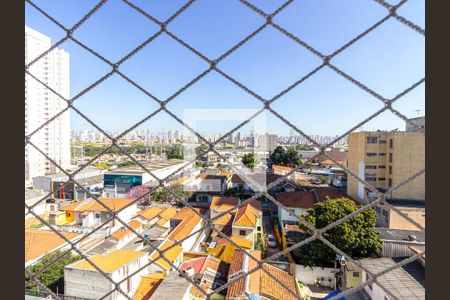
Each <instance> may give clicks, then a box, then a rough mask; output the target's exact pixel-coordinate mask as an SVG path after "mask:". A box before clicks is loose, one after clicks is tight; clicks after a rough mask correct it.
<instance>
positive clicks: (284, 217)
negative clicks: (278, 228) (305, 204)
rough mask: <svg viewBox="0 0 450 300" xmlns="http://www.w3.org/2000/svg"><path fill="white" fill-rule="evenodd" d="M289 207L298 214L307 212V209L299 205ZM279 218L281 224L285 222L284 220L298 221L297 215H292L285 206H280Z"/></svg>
mask: <svg viewBox="0 0 450 300" xmlns="http://www.w3.org/2000/svg"><path fill="white" fill-rule="evenodd" d="M288 208H289V209H293V210H294V212H295V214H296V215H298V216H299V215H301V214H302V213H304V212H305V210H302V209H301V208H298V207H288ZM278 219H279V221H280V225H282V224H283V222H282V221H290V222H297V221H298V219H297V217H294V216H291V215H290V214H289V213H288V212H287V211H286V210H285V209H284V208H282V207H280V206H278Z"/></svg>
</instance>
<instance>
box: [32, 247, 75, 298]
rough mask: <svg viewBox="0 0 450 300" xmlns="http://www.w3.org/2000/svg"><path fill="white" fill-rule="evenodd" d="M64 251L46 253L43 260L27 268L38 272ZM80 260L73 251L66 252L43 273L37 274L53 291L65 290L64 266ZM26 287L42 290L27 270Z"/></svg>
mask: <svg viewBox="0 0 450 300" xmlns="http://www.w3.org/2000/svg"><path fill="white" fill-rule="evenodd" d="M62 253H63V252H62V251H59V250H58V251H55V252H53V253H50V254H47V255H45V256H44V257H43V258H42V259H41V260H39V261H38V262H37V263H36V264H34V265H32V266H29V267H27V270H28V271H30V272H31V273H33V274H36V273H37V272H39V271H40V270H41V269H43V268H44V267H46V266H47V265H48V264H50V263H51V262H52V261H53V260H55V259H56V258H57V257H59V256H60V255H61V254H62ZM78 260H80V257H79V256H75V255H73V254H72V253H71V252H69V253H67V254H65V255H64V256H63V257H61V258H60V259H59V260H57V261H56V262H55V263H53V264H52V265H50V267H48V268H47V269H45V270H44V271H43V272H42V273H41V274H39V275H38V276H37V279H38V280H39V281H40V282H41V283H42V284H43V285H45V286H46V287H48V288H49V289H50V290H52V291H53V292H56V291H57V290H58V292H59V293H63V292H64V267H65V266H67V265H69V264H71V263H73V262H76V261H78ZM25 289H27V290H32V291H35V292H39V291H42V288H41V287H40V286H39V285H38V284H37V283H36V282H34V281H33V280H32V279H31V278H30V276H29V275H28V273H27V272H25Z"/></svg>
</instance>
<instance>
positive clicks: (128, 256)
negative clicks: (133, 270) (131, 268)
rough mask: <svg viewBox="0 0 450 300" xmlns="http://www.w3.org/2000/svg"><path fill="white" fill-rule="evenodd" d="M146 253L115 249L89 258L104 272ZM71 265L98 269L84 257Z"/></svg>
mask: <svg viewBox="0 0 450 300" xmlns="http://www.w3.org/2000/svg"><path fill="white" fill-rule="evenodd" d="M146 254H147V253H146V252H141V251H134V250H123V249H121V250H114V251H112V252H110V253H108V254H104V255H94V256H91V257H89V259H90V260H91V261H92V262H93V263H94V264H95V265H96V266H97V267H98V268H99V269H100V270H102V271H103V272H106V273H111V272H114V271H115V270H117V269H118V268H120V267H122V266H125V265H127V264H129V263H130V262H132V261H134V260H136V259H137V258H139V257H141V256H143V255H146ZM71 266H72V267H74V268H78V269H87V270H95V271H97V269H96V268H94V266H92V265H91V263H89V262H88V261H86V260H84V259H83V260H82V261H80V262H76V263H74V264H72V265H71Z"/></svg>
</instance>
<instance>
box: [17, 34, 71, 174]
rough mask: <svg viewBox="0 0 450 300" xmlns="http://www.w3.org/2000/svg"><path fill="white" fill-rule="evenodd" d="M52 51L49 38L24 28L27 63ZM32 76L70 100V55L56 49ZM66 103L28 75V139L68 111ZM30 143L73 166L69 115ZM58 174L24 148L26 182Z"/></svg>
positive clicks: (38, 155) (34, 67) (35, 67)
mask: <svg viewBox="0 0 450 300" xmlns="http://www.w3.org/2000/svg"><path fill="white" fill-rule="evenodd" d="M50 47H51V39H50V37H48V36H46V35H44V34H42V33H40V32H37V31H36V30H34V29H32V28H29V27H27V26H25V63H26V64H28V63H29V62H31V61H32V60H34V59H35V58H36V57H38V56H39V55H41V54H42V53H44V51H46V50H48V49H49V48H50ZM29 72H30V73H31V74H33V75H34V76H35V77H36V78H38V79H39V80H40V81H42V82H43V83H45V84H46V85H48V86H49V87H51V88H52V89H53V90H55V91H56V92H57V93H59V94H60V95H61V96H63V97H65V98H67V99H68V98H69V96H70V86H69V54H68V53H67V52H66V51H64V50H62V49H58V48H56V49H54V50H53V51H51V52H50V53H49V54H47V55H46V56H44V57H42V58H41V59H40V60H38V61H37V62H36V63H34V64H33V65H31V67H30V68H29ZM66 105H67V104H66V102H65V101H64V100H62V99H60V98H59V97H58V96H56V95H55V94H54V93H52V92H51V91H50V90H49V89H48V88H46V87H44V86H43V85H42V84H41V83H39V82H38V81H37V80H36V79H34V78H32V77H31V76H29V75H28V74H26V75H25V134H26V135H28V134H30V133H32V132H33V131H34V130H36V129H37V128H39V126H41V125H42V124H44V123H45V122H46V121H48V120H49V119H50V118H52V117H53V116H54V115H56V114H57V113H58V112H60V111H61V110H63V109H64V108H65V107H66ZM30 141H31V142H32V143H33V144H34V145H35V146H37V147H38V148H39V149H41V150H42V151H43V152H44V153H45V154H46V155H48V156H49V157H50V158H52V159H53V160H55V161H56V162H57V163H58V164H60V165H61V166H62V167H68V166H69V165H70V117H69V111H67V112H65V113H63V114H62V115H61V116H59V117H58V118H56V119H55V120H53V121H52V122H51V123H49V124H48V125H46V126H45V127H43V128H42V129H41V130H39V131H38V132H36V133H35V134H34V135H33V136H32V137H31V139H30ZM58 171H59V170H58V169H57V168H56V166H54V165H53V164H52V163H51V162H50V161H49V160H47V159H46V158H45V157H44V156H43V155H42V154H41V153H39V152H38V151H37V150H36V149H35V148H33V147H32V146H30V145H27V146H26V147H25V180H26V181H28V180H31V179H32V178H33V177H36V176H43V175H46V174H52V173H55V172H58Z"/></svg>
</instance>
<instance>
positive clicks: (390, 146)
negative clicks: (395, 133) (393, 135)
mask: <svg viewBox="0 0 450 300" xmlns="http://www.w3.org/2000/svg"><path fill="white" fill-rule="evenodd" d="M392 147H394V141H393V140H392V139H389V148H391V149H392Z"/></svg>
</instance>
